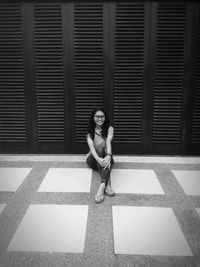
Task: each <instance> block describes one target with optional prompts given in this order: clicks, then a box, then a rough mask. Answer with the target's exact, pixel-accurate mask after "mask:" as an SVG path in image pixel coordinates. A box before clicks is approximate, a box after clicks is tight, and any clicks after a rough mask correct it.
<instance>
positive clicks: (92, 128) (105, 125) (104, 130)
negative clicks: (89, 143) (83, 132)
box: [87, 108, 110, 140]
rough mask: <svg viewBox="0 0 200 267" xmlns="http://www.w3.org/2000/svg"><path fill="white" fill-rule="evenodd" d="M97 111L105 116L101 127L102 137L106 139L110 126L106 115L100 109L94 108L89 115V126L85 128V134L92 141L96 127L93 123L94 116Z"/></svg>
mask: <svg viewBox="0 0 200 267" xmlns="http://www.w3.org/2000/svg"><path fill="white" fill-rule="evenodd" d="M97 111H101V112H103V113H104V115H105V121H104V123H103V125H102V137H107V135H108V128H109V125H110V121H109V118H108V115H107V113H106V112H105V111H104V110H103V109H102V108H95V109H94V110H93V111H92V113H91V116H90V120H89V125H88V128H87V134H89V135H90V137H91V138H92V140H94V133H95V126H96V124H95V121H94V115H95V114H96V112H97Z"/></svg>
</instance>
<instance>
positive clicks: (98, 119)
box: [94, 110, 105, 126]
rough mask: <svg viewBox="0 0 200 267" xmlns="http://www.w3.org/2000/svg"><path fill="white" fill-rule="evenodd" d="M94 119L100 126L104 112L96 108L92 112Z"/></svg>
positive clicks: (103, 119)
mask: <svg viewBox="0 0 200 267" xmlns="http://www.w3.org/2000/svg"><path fill="white" fill-rule="evenodd" d="M94 121H95V123H96V125H97V126H102V125H103V123H104V121H105V114H104V113H103V112H102V111H101V110H98V111H97V112H96V113H95V114H94Z"/></svg>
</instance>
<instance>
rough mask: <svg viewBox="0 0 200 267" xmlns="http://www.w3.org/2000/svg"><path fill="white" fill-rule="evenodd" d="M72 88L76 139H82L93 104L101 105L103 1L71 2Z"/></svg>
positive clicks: (77, 140) (78, 141) (83, 140)
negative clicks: (73, 91) (72, 23)
mask: <svg viewBox="0 0 200 267" xmlns="http://www.w3.org/2000/svg"><path fill="white" fill-rule="evenodd" d="M74 69H75V72H74V90H75V107H74V108H75V123H76V126H75V136H76V142H77V143H81V142H84V143H85V140H86V139H85V138H86V135H85V128H86V126H87V123H88V120H89V115H90V113H91V111H92V109H93V108H96V107H102V105H103V79H104V77H103V5H102V4H95V3H91V4H84V3H79V4H76V3H75V7H74Z"/></svg>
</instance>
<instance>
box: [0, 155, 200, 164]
mask: <svg viewBox="0 0 200 267" xmlns="http://www.w3.org/2000/svg"><path fill="white" fill-rule="evenodd" d="M114 160H115V162H122V163H123V162H125V163H127V162H133V163H138V162H141V163H174V164H176V163H181V164H184V163H185V164H187V163H189V164H200V157H192V156H191V157H183V156H182V157H181V156H136V155H133V156H126V155H123V156H122V155H116V156H114ZM0 161H68V162H85V155H83V154H81V155H74V154H73V155H71V154H70V155H69V154H68V155H60V154H58V155H46V154H18V155H16V154H15V155H14V154H3V155H1V156H0Z"/></svg>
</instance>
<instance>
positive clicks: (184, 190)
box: [0, 156, 200, 267]
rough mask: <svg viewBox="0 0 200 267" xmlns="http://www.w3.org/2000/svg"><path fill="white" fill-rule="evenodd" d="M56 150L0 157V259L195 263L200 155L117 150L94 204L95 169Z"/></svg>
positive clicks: (199, 247) (199, 253) (189, 266)
mask: <svg viewBox="0 0 200 267" xmlns="http://www.w3.org/2000/svg"><path fill="white" fill-rule="evenodd" d="M25 158H26V159H27V160H25ZM58 158H59V160H58V161H56V156H54V158H53V160H52V158H48V157H46V158H45V159H44V157H43V158H42V160H41V159H40V158H39V157H38V161H37V160H36V159H37V157H36V156H34V157H32V158H31V157H25V156H22V157H20V156H19V157H18V158H17V156H15V158H13V157H12V159H13V160H11V158H10V157H9V156H8V157H7V159H8V160H6V157H5V156H4V158H3V159H1V161H0V240H1V241H0V266H2V267H7V266H9V267H12V266H13V267H17V266H20V267H23V266H24V267H29V266H30V267H32V266H33V267H38V266H41V267H46V266H56V267H59V266H73V267H74V266H82V267H83V266H85V267H86V266H87V267H90V266H91V267H96V266H127V267H128V266H152V267H156V266H162V267H163V266H169V267H171V266H173V267H176V266H177V267H179V266H180V267H183V266H185V267H193V266H200V190H199V188H200V175H199V174H200V164H199V163H200V160H199V162H198V159H197V158H195V161H192V160H191V158H189V159H188V161H187V158H184V160H183V159H182V158H181V160H180V161H179V160H178V159H177V158H176V159H175V160H174V161H173V160H171V161H170V160H169V158H167V160H166V161H165V160H164V158H162V159H161V161H160V163H159V162H158V157H156V160H155V161H153V158H152V157H151V158H149V159H150V160H149V162H148V157H145V158H144V161H142V159H141V158H140V161H139V162H138V161H135V160H134V158H132V161H131V158H130V157H129V160H128V161H126V160H125V158H124V157H123V158H122V161H121V162H120V157H118V158H117V161H115V164H114V167H113V170H112V172H111V182H112V186H113V189H114V190H115V192H116V193H117V194H116V196H115V197H107V196H106V197H105V200H104V202H103V203H102V204H98V205H97V204H95V203H94V195H95V193H96V191H97V189H98V185H99V182H100V178H99V174H98V173H97V172H96V171H92V170H90V169H89V168H88V167H87V165H86V163H85V162H84V160H83V158H81V160H80V159H78V160H74V161H72V160H63V161H62V160H61V159H62V157H61V156H59V157H58ZM17 159H18V160H17ZM31 159H33V160H31ZM173 162H174V163H173Z"/></svg>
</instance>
